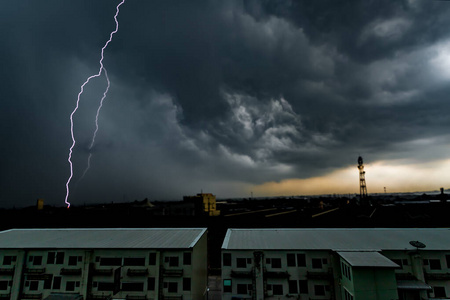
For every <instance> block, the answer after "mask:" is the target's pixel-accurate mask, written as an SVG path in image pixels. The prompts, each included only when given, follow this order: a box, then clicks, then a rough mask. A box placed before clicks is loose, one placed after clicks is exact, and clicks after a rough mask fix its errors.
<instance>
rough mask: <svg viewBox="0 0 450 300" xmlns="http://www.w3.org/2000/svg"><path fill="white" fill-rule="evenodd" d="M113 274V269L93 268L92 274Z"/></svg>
mask: <svg viewBox="0 0 450 300" xmlns="http://www.w3.org/2000/svg"><path fill="white" fill-rule="evenodd" d="M112 274H113V269H112V268H109V269H93V270H92V275H94V276H95V275H97V276H111V275H112Z"/></svg>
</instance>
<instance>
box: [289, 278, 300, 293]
mask: <svg viewBox="0 0 450 300" xmlns="http://www.w3.org/2000/svg"><path fill="white" fill-rule="evenodd" d="M288 285H289V294H298V287H297V280H289V281H288Z"/></svg>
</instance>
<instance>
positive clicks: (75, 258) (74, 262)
mask: <svg viewBox="0 0 450 300" xmlns="http://www.w3.org/2000/svg"><path fill="white" fill-rule="evenodd" d="M77 264H78V256H69V266H76V265H77Z"/></svg>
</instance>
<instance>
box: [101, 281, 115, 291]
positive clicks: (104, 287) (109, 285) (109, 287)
mask: <svg viewBox="0 0 450 300" xmlns="http://www.w3.org/2000/svg"><path fill="white" fill-rule="evenodd" d="M97 291H99V292H110V291H114V282H101V281H100V282H98V283H97Z"/></svg>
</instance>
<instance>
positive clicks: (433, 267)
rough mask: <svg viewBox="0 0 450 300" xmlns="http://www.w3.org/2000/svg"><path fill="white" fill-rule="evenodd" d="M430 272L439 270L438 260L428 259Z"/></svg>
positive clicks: (439, 263)
mask: <svg viewBox="0 0 450 300" xmlns="http://www.w3.org/2000/svg"><path fill="white" fill-rule="evenodd" d="M429 261H430V270H440V269H441V260H440V259H430V260H429Z"/></svg>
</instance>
